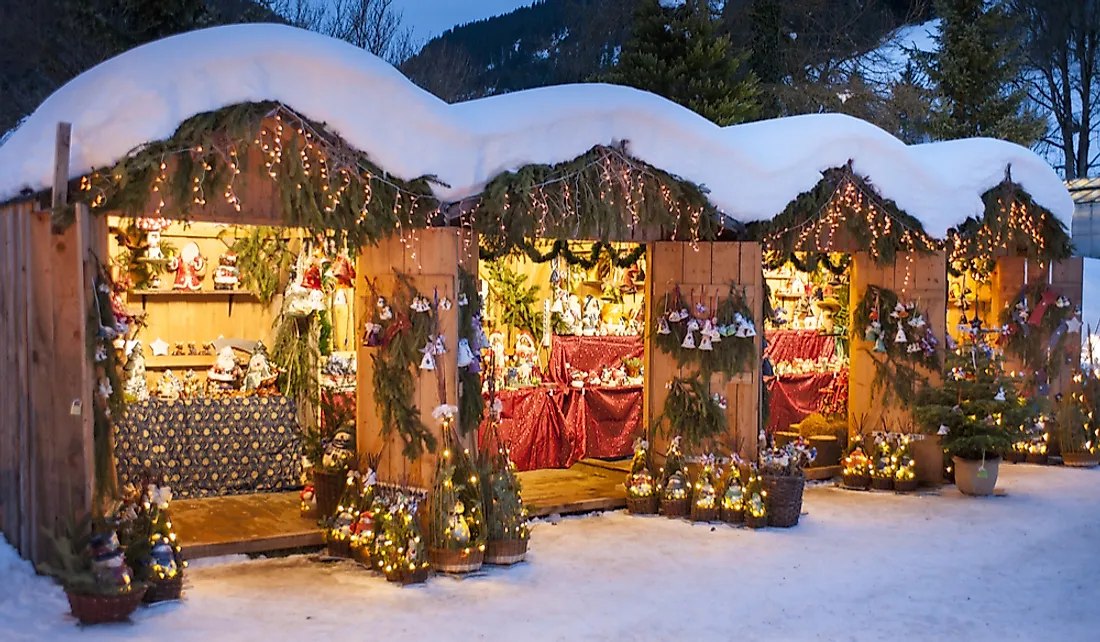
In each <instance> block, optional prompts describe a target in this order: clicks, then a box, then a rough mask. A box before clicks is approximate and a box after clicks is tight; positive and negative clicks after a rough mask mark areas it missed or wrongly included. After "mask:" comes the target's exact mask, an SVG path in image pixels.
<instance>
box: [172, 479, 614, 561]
mask: <svg viewBox="0 0 1100 642" xmlns="http://www.w3.org/2000/svg"><path fill="white" fill-rule="evenodd" d="M629 469H630V460H629V459H627V460H624V461H611V462H608V461H601V460H596V459H585V460H582V461H580V462H578V463H576V464H575V465H574V466H573V467H572V468H568V469H555V470H532V471H528V472H523V473H519V478H520V483H521V484H522V485H523V498H524V501H525V502H526V503H527V506H528V512H529V513H530V514H531V516H532V517H545V516H547V515H551V514H554V513H557V514H560V515H568V514H575V513H585V512H589V511H596V510H614V509H617V508H623V507H625V506H626V491H625V489H624V488H623V477H624V475H625V474H626V472H627V471H628V470H629ZM172 521H173V522H175V528H176V531H177V532H178V534H179V538H180V542H181V545H182V547H183V554H184V556H185V557H187V558H188V559H197V558H200V557H213V556H216V555H235V554H241V553H263V552H267V551H277V550H285V549H294V548H302V547H310V546H320V545H321V543H322V542H321V532H320V531H319V530H318V528H317V522H316V520H314V519H309V518H304V517H302V516H301V515H300V514H299V511H298V492H297V491H292V492H286V493H258V494H255V495H233V496H228V497H208V498H204V499H183V500H177V501H174V502H172Z"/></svg>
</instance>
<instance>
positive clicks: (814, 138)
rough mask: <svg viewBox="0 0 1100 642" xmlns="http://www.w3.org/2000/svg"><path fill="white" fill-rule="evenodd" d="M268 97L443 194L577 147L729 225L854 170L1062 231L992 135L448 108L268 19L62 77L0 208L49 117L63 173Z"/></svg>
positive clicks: (580, 109) (615, 112) (535, 100)
mask: <svg viewBox="0 0 1100 642" xmlns="http://www.w3.org/2000/svg"><path fill="white" fill-rule="evenodd" d="M264 100H273V101H280V102H282V103H284V104H286V105H287V106H289V107H291V108H293V109H294V110H296V111H298V112H299V113H301V114H303V115H305V116H307V117H309V118H311V119H313V120H315V121H322V122H325V123H327V124H328V126H329V128H330V129H331V130H332V131H335V132H337V133H339V134H340V135H341V136H343V137H344V138H345V139H346V140H347V141H348V142H349V143H350V144H351V145H353V146H355V147H357V148H358V149H360V150H362V151H363V152H365V153H367V154H368V155H369V156H370V157H371V159H372V160H374V161H375V162H376V163H378V165H379V166H381V167H382V168H384V169H385V170H386V171H388V172H390V173H391V174H393V175H396V176H399V177H401V178H405V179H411V178H416V177H419V176H425V175H434V176H436V177H437V178H438V179H439V180H441V181H442V182H444V183H446V186H437V187H435V192H436V195H437V196H438V197H439V198H440V199H442V200H444V201H455V200H458V199H460V198H463V197H466V196H470V195H472V194H476V193H478V192H479V191H480V190H481V189H482V188H483V187H484V186H485V184H486V183H488V182H489V181H490V180H492V179H493V178H494V177H495V176H497V175H498V174H500V173H501V172H503V171H507V170H513V169H517V168H519V167H522V166H524V165H528V164H532V163H557V162H561V161H566V160H571V159H573V158H575V157H577V156H579V155H580V154H582V153H583V152H585V151H587V150H588V149H590V148H591V147H593V146H594V145H610V144H614V143H617V142H619V141H624V140H625V141H629V152H630V153H631V154H632V155H633V156H635V157H637V158H639V159H641V160H644V161H646V162H648V163H650V164H652V165H654V166H656V167H659V168H661V169H664V170H666V171H668V172H670V173H672V174H675V175H678V176H680V177H682V178H684V179H687V180H690V181H693V182H695V183H698V184H701V185H703V186H705V187H706V188H708V189H709V190H710V199H711V201H712V202H713V203H714V204H715V205H716V206H717V207H718V208H720V209H721V210H722V211H724V212H725V213H727V214H728V215H730V216H733V217H734V218H737V219H740V220H742V221H753V220H765V219H769V218H771V217H773V216H774V215H775V214H777V213H778V212H780V211H781V210H782V209H783V208H784V207H785V206H786V205H787V204H788V203H789V202H790V201H791V200H793V199H794V198H795V197H796V196H797V195H798V194H799V193H800V192H803V191H806V190H808V189H811V188H812V187H813V186H814V185H816V184H817V182H818V181H819V180H820V179H821V174H820V172H821V171H822V170H825V169H828V168H830V167H836V166H839V165H843V164H845V163H846V162H848V160H849V159H851V160H853V161H854V168H855V171H856V172H858V173H860V174H862V175H864V176H866V177H868V178H869V179H870V180H871V182H872V183H873V184H874V185H875V186H876V188H877V189H878V190H879V191H880V193H881V194H882V195H883V196H885V197H886V198H890V199H893V200H894V201H896V202H897V204H898V205H899V206H900V207H901V208H902V209H904V210H906V211H907V212H909V213H910V214H912V215H913V216H915V217H917V218H918V219H920V220H921V221H922V222H923V223H924V225H925V228H926V229H927V231H928V232H929V233H931V234H933V235H935V236H942V235H943V234H944V233H945V231H946V229H947V228H948V227H950V226H952V225H955V224H957V223H959V222H961V221H962V220H963V219H965V218H966V217H967V216H974V215H978V214H980V213H981V212H982V203H981V199H980V196H981V194H982V193H983V192H985V191H986V190H988V189H989V188H991V187H993V186H995V185H997V184H998V183H999V182H1000V181H1001V180H1002V178H1003V176H1004V169H1005V166H1006V165H1007V164H1009V163H1011V164H1012V176H1013V178H1014V179H1015V180H1016V181H1017V182H1019V183H1021V184H1022V185H1023V186H1024V188H1025V189H1027V190H1028V192H1029V193H1030V194H1031V195H1032V197H1033V198H1034V199H1035V201H1036V202H1037V203H1039V204H1040V205H1042V206H1044V207H1046V208H1048V209H1050V210H1051V211H1052V212H1054V213H1055V214H1056V215H1057V216H1058V217H1059V218H1060V219H1061V220H1063V221H1064V222H1065V223H1066V225H1067V227H1068V225H1069V223H1070V220H1071V218H1072V214H1073V201H1072V199H1071V198H1070V196H1069V193H1068V192H1067V191H1066V189H1065V187H1064V185H1063V184H1062V181H1061V180H1060V179H1059V177H1058V175H1057V174H1056V173H1055V172H1054V170H1053V169H1052V168H1051V167H1050V166H1049V165H1048V164H1047V163H1046V162H1045V161H1043V160H1042V159H1041V158H1040V157H1038V156H1036V155H1035V154H1033V153H1032V152H1031V151H1029V150H1027V149H1025V148H1023V147H1019V146H1017V145H1013V144H1011V143H1005V142H1001V141H994V140H985V139H980V140H964V141H953V142H949V143H936V144H930V145H922V146H916V147H907V146H906V145H904V144H903V143H901V142H900V141H898V140H897V139H896V138H894V137H893V136H891V135H890V134H888V133H886V132H885V131H882V130H880V129H878V128H877V127H875V126H873V125H870V124H868V123H866V122H863V121H861V120H858V119H855V118H851V117H847V116H841V115H835V114H824V115H811V116H799V117H794V118H783V119H777V120H771V121H763V122H758V123H751V124H747V125H738V126H734V127H726V128H720V127H718V126H716V125H714V124H712V123H711V122H710V121H707V120H706V119H704V118H702V117H701V116H698V115H697V114H695V113H693V112H691V111H689V110H687V109H684V108H682V107H680V106H678V105H676V104H674V103H671V102H669V101H667V100H665V99H663V98H660V97H658V96H655V95H653V94H649V93H646V92H642V91H637V90H634V89H630V88H626V87H616V86H611V85H600V84H586V85H564V86H557V87H544V88H540V89H533V90H529V91H523V92H517V93H513V94H506V95H502V96H494V97H491V98H485V99H481V100H475V101H470V102H466V103H461V104H457V105H447V104H446V103H444V102H443V101H440V100H439V99H437V98H435V97H434V96H432V95H430V94H428V93H427V92H425V91H423V90H421V89H420V88H418V87H417V86H415V85H414V84H413V83H412V82H410V81H409V80H408V79H406V78H405V77H404V76H402V75H401V73H400V72H398V71H397V70H396V69H394V68H393V67H391V66H390V65H388V64H387V63H385V62H383V61H382V60H380V59H378V58H376V57H374V56H372V55H371V54H369V53H367V52H365V51H363V50H361V49H358V48H356V47H353V46H351V45H349V44H347V43H344V42H342V41H339V40H334V39H332V38H328V37H325V36H322V35H319V34H316V33H313V32H309V31H303V30H300V29H295V28H292V27H287V26H282V25H266V24H247V25H233V26H227V27H216V28H212V29H205V30H201V31H194V32H190V33H186V34H181V35H178V36H173V37H171V38H166V39H164V40H160V41H157V42H153V43H149V44H147V45H143V46H141V47H138V48H136V49H133V50H131V51H128V52H126V53H124V54H122V55H120V56H117V57H116V58H113V59H111V60H108V61H106V62H104V63H102V64H100V65H98V66H96V67H94V68H92V69H90V70H88V71H86V72H84V73H83V74H81V75H80V76H78V77H76V78H75V79H73V80H72V81H70V82H69V83H68V84H66V85H65V86H64V87H62V88H61V89H59V90H58V91H57V92H55V93H54V94H53V95H52V96H50V97H49V98H48V99H47V100H46V101H45V102H44V103H42V105H41V106H40V107H39V108H38V109H37V110H36V111H35V113H34V114H32V115H31V116H30V118H28V119H27V121H26V122H25V123H23V125H22V126H21V127H20V128H19V129H18V130H17V131H15V132H14V133H13V134H12V135H11V136H10V137H9V138H8V140H7V141H6V142H5V143H4V144H3V145H2V146H0V201H3V200H8V199H11V198H13V197H15V196H17V195H18V194H19V192H20V191H21V190H24V189H31V190H39V189H43V188H45V187H47V186H48V185H49V184H50V182H51V180H52V179H51V177H52V173H53V149H54V137H55V131H56V126H57V123H58V122H60V121H65V122H70V123H72V124H73V145H72V157H71V158H72V160H71V168H72V170H71V173H72V177H77V176H80V175H82V174H85V173H87V172H88V171H89V170H91V169H93V168H99V167H104V166H109V165H112V164H114V163H115V162H116V161H117V160H118V159H120V158H121V157H123V156H124V155H125V154H126V153H127V152H129V151H130V150H131V149H132V148H134V147H135V146H138V145H140V144H142V143H146V142H152V141H156V140H162V139H166V138H169V137H170V136H171V135H172V134H173V132H174V131H175V129H176V127H177V126H178V125H179V124H180V123H181V122H183V121H184V120H186V119H188V118H190V117H191V116H194V115H195V114H199V113H202V112H206V111H211V110H215V109H219V108H221V107H225V106H227V105H232V104H236V103H241V102H248V101H264Z"/></svg>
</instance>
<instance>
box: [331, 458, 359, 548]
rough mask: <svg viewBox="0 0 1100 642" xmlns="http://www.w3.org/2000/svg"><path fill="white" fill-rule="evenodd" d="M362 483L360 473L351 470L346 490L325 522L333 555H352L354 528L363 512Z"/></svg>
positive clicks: (348, 474)
mask: <svg viewBox="0 0 1100 642" xmlns="http://www.w3.org/2000/svg"><path fill="white" fill-rule="evenodd" d="M361 489H362V483H361V481H360V478H359V473H358V472H357V471H354V470H349V471H348V473H347V477H346V480H345V482H344V492H343V494H342V495H341V496H340V500H339V501H338V502H337V504H336V508H335V509H334V510H333V514H332V516H331V517H329V518H328V520H326V524H325V532H324V537H325V547H326V548H327V550H328V554H329V556H331V557H348V558H350V557H351V556H352V555H351V542H352V537H353V532H352V531H353V529H354V528H356V525H357V524H358V523H359V515H360V513H361V512H362V511H361V510H360V506H361V504H362V500H363V498H362V494H361Z"/></svg>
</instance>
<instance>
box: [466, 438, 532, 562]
mask: <svg viewBox="0 0 1100 642" xmlns="http://www.w3.org/2000/svg"><path fill="white" fill-rule="evenodd" d="M494 441H495V442H496V443H498V444H499V443H500V439H499V436H498V438H497V439H496V440H494ZM478 468H479V469H480V470H481V471H482V472H481V477H483V478H486V479H488V484H483V486H487V488H483V489H482V494H483V496H484V497H485V498H486V499H485V502H484V503H485V505H486V510H485V520H486V522H487V523H488V531H489V532H488V541H487V542H486V544H485V563H486V564H497V565H502V566H508V565H511V564H517V563H519V562H522V561H523V560H524V559H525V558H526V557H527V543H528V541H529V538H530V531H529V530H528V528H527V508H526V507H525V506H524V505H523V496H522V495H521V493H520V483H519V478H518V477H516V465H515V464H514V463H513V462H512V458H511V457H509V456H508V449H507V448H505V447H504V446H503V445H501V446H499V447H498V448H497V452H496V453H495V454H494V455H492V456H490V457H488V462H487V465H485V464H483V465H481V466H479V467H478Z"/></svg>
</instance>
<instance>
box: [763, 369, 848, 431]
mask: <svg viewBox="0 0 1100 642" xmlns="http://www.w3.org/2000/svg"><path fill="white" fill-rule="evenodd" d="M764 382H765V385H767V386H768V394H769V408H770V412H771V414H770V415H769V418H768V432H769V433H772V432H775V431H777V430H790V427H791V424H796V423H798V422H800V421H802V420H803V419H805V418H806V416H807V415H809V414H810V413H813V412H818V411H820V410H821V408H822V406H823V405H824V404H827V403H834V402H835V399H834V397H836V396H837V395H843V396H844V397H847V394H848V372H847V371H846V370H842V371H840V372H836V373H833V372H811V373H806V374H790V375H782V376H778V377H765V378H764Z"/></svg>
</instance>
